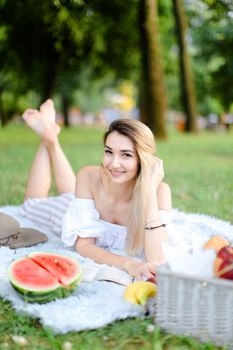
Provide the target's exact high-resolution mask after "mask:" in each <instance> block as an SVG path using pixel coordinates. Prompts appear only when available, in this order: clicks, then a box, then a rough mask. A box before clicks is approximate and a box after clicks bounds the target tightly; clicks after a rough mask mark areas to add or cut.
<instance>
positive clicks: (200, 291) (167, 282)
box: [155, 265, 233, 349]
mask: <svg viewBox="0 0 233 350" xmlns="http://www.w3.org/2000/svg"><path fill="white" fill-rule="evenodd" d="M158 285H159V287H158V294H157V297H156V308H155V310H156V313H155V322H156V324H157V325H159V326H160V327H161V329H163V330H165V331H167V332H169V333H173V334H177V335H188V336H193V337H196V338H198V339H200V340H201V341H203V342H208V341H211V342H213V343H215V344H216V345H220V346H224V345H225V346H227V347H228V349H233V281H228V280H224V279H220V278H212V279H209V280H203V279H201V278H200V279H198V278H193V277H187V276H183V275H178V274H174V273H172V272H171V271H170V269H169V267H168V266H166V265H164V266H161V267H160V268H159V269H158Z"/></svg>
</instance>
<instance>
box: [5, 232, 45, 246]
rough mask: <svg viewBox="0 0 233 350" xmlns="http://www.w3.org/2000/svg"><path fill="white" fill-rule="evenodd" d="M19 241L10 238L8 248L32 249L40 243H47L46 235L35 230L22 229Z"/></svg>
mask: <svg viewBox="0 0 233 350" xmlns="http://www.w3.org/2000/svg"><path fill="white" fill-rule="evenodd" d="M17 236H18V237H17V239H13V238H12V237H11V238H10V240H9V242H8V243H7V246H8V247H9V248H12V249H17V248H22V247H30V246H33V245H36V244H39V243H44V242H47V240H48V237H47V236H46V234H44V233H42V232H40V231H38V230H35V229H33V228H21V232H20V234H19V235H17Z"/></svg>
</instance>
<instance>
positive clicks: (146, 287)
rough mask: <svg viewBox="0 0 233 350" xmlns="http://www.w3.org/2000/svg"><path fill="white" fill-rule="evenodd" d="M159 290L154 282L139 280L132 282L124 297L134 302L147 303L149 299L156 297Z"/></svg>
mask: <svg viewBox="0 0 233 350" xmlns="http://www.w3.org/2000/svg"><path fill="white" fill-rule="evenodd" d="M156 292H157V286H156V285H155V284H154V283H152V282H147V281H137V282H133V283H130V284H129V285H128V286H127V287H126V289H125V291H124V298H125V300H127V301H129V302H130V303H133V304H142V305H144V304H146V302H147V299H148V298H151V297H154V296H155V295H156Z"/></svg>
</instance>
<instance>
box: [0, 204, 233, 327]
mask: <svg viewBox="0 0 233 350" xmlns="http://www.w3.org/2000/svg"><path fill="white" fill-rule="evenodd" d="M0 211H2V212H5V213H8V214H10V215H12V216H13V217H15V218H16V219H17V220H18V221H19V222H20V224H21V226H22V227H34V228H36V227H35V226H34V225H33V224H32V223H31V222H30V221H28V220H27V219H25V217H22V216H20V214H19V207H17V206H7V207H1V208H0ZM172 221H173V223H174V224H175V225H176V227H177V229H178V230H179V231H180V232H181V233H182V234H183V236H184V238H185V239H186V241H187V243H188V244H189V247H190V249H191V248H192V246H193V244H194V243H195V242H197V241H198V242H199V244H200V242H202V241H203V242H204V241H205V240H207V238H208V237H210V236H212V235H214V234H218V235H222V236H224V237H225V238H228V239H229V240H230V241H231V242H233V226H232V225H231V224H230V223H227V222H224V221H221V220H218V219H216V218H211V217H209V216H207V215H199V214H185V213H183V212H179V211H177V210H173V211H172ZM40 229H41V228H40ZM44 232H45V233H46V234H47V235H48V237H49V240H48V242H46V243H44V244H40V245H37V246H34V247H29V248H20V249H17V250H13V249H9V248H6V247H1V248H0V296H1V297H2V298H4V299H7V300H9V301H10V302H11V303H12V305H13V308H14V309H15V310H16V311H17V312H25V313H27V314H28V315H30V316H31V317H35V318H38V319H39V320H40V322H41V324H42V325H43V326H45V327H50V328H51V329H52V330H53V331H54V333H57V334H58V333H60V334H65V333H68V332H71V331H81V330H87V329H96V328H99V327H102V326H104V325H106V324H108V323H111V322H113V321H115V320H120V319H125V318H127V317H135V316H140V315H142V314H143V312H144V309H143V307H141V306H137V305H133V304H130V303H128V302H126V301H125V300H124V299H123V292H124V288H125V287H124V286H121V285H118V284H116V283H112V282H99V281H92V282H91V283H87V282H81V284H80V285H79V287H78V288H77V289H76V291H75V292H74V293H73V294H72V295H71V296H69V297H68V298H65V299H58V300H56V301H52V302H49V303H47V304H41V305H40V304H37V303H32V304H30V303H26V302H24V301H23V300H22V299H20V297H19V296H18V295H17V294H16V292H15V291H14V290H13V288H12V287H11V285H10V283H9V281H8V277H7V268H8V266H9V264H10V263H11V262H12V261H13V260H14V259H16V258H19V257H22V256H25V255H27V254H28V253H29V252H31V251H36V250H40V251H52V252H55V251H56V252H59V253H61V254H66V255H70V256H74V257H75V258H76V259H78V260H79V261H80V263H81V265H82V266H84V267H88V266H91V265H92V266H95V267H98V264H96V263H94V262H92V261H90V260H89V259H85V258H82V257H81V256H79V255H78V254H77V253H76V252H75V251H73V250H72V249H68V248H64V246H63V243H62V242H61V240H60V239H59V238H58V237H57V236H54V235H52V234H51V233H50V232H48V231H45V230H44Z"/></svg>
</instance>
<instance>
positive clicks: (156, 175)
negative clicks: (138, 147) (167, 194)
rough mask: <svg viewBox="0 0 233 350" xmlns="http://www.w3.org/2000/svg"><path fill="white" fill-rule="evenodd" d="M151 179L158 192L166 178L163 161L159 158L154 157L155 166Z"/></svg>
mask: <svg viewBox="0 0 233 350" xmlns="http://www.w3.org/2000/svg"><path fill="white" fill-rule="evenodd" d="M151 177H152V183H153V186H154V185H155V188H156V190H157V188H158V187H159V185H160V183H161V182H162V180H163V178H164V169H163V160H162V159H160V158H158V157H154V164H153V166H152V173H151Z"/></svg>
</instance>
